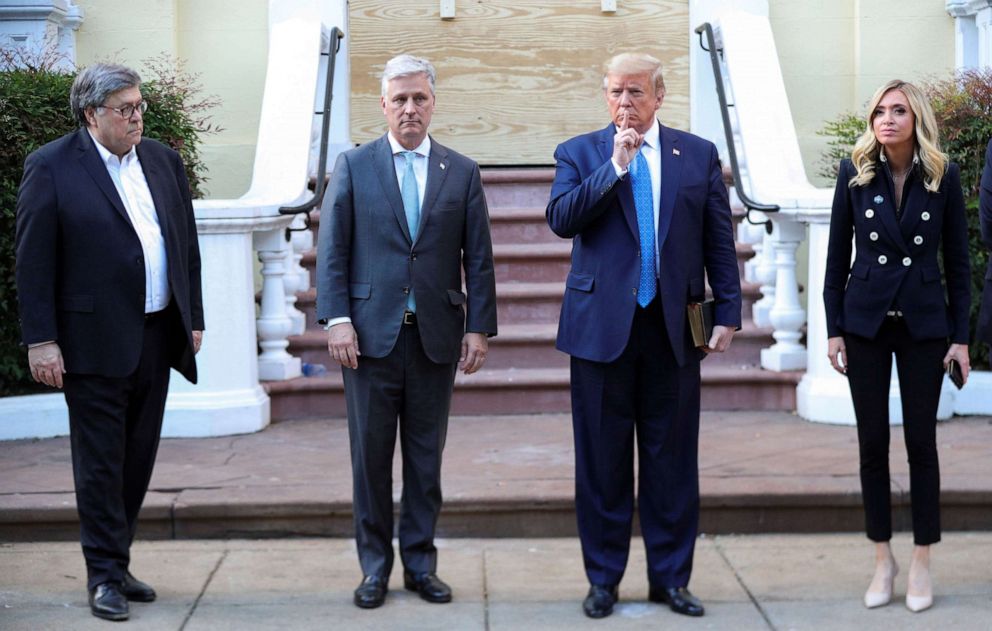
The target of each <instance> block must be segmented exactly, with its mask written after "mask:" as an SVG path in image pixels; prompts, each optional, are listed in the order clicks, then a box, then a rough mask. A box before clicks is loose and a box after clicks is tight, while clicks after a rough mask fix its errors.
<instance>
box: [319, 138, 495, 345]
mask: <svg viewBox="0 0 992 631" xmlns="http://www.w3.org/2000/svg"><path fill="white" fill-rule="evenodd" d="M320 215H321V216H320V235H319V239H318V245H317V318H318V319H320V320H330V319H332V318H338V317H343V316H348V317H350V318H351V321H352V324H353V325H354V327H355V330H356V331H357V333H358V346H359V348H360V349H361V352H362V355H365V356H368V357H385V356H386V355H388V354H389V352H390V351H391V350H392V349H393V346H395V344H396V339H397V338H398V336H399V332H400V327H401V325H402V320H403V317H402V316H403V310H404V309H405V306H406V301H407V295H408V293H409V290H410V288H411V287H412V288H413V290H414V295H415V297H416V300H417V327H418V329H419V331H420V338H421V342H422V343H423V345H424V352H425V353H426V354H427V357H429V358H430V359H431V360H432V361H434V362H436V363H453V362H457V361H458V358H459V355H460V354H461V341H462V337H463V335H464V333H465V332H466V331H468V332H472V333H484V334H486V335H490V336H491V335H496V281H495V275H494V272H493V248H492V240H491V238H490V234H489V211H488V209H487V207H486V199H485V196H484V195H483V191H482V177H481V175H480V173H479V167H478V165H476V163H475V162H473V161H472V160H470V159H468V158H466V157H465V156H463V155H461V154H459V153H456V152H455V151H452V150H451V149H448V148H447V147H444V146H442V145H441V144H440V143H438V142H437V141H435V140H434V139H433V138H431V154H430V158H429V161H428V166H427V185H426V189H425V191H424V202H423V206H422V208H421V213H420V227H419V230H418V232H417V239H416V241H414V240H412V239H411V238H410V229H409V226H408V225H407V220H406V213H405V212H404V210H403V198H402V196H401V194H400V187H399V183H398V182H397V180H396V169H395V167H394V166H393V155H392V149H391V147H390V145H389V140H388V138H387V137H386V136H385V135H384V136H381V137H380V138H378V139H376V140H374V141H372V142H370V143H368V144H366V145H362V146H361V147H358V148H356V149H351V150H350V151H346V152H344V153H342V154H341V155H340V156H338V160H337V163H336V164H335V166H334V173H333V175H332V177H331V184H330V187H329V188H328V191H327V195H326V196H325V197H324V202H323V205H322V207H321V211H320ZM463 270H464V274H465V288H466V290H467V295H466V292H463V291H462V271H463Z"/></svg>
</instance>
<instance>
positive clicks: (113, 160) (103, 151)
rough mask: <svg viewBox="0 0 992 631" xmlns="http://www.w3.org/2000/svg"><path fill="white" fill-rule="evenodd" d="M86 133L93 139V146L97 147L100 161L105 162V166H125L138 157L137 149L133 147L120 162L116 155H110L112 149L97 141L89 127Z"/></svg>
mask: <svg viewBox="0 0 992 631" xmlns="http://www.w3.org/2000/svg"><path fill="white" fill-rule="evenodd" d="M86 133H88V134H89V135H90V138H92V139H93V144H94V145H96V150H97V152H99V154H100V159H101V160H103V163H104V164H111V165H114V166H117V165H118V164H125V163H127V162H128V161H130V160H133V159H135V158H137V157H138V152H137V151H136V150H135V147H134V146H132V147H131V150H130V151H128V152H127V153H125V154H124V157H123V158H122V159H120V160H118V159H117V156H116V155H115V154H113V153H110V149H107V148H106V147H104V146H103V145H102V144H100V141H99V140H97V139H96V136H94V135H93V132H92V131H91V130H90V128H89V127H87V128H86Z"/></svg>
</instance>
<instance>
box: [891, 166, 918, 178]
mask: <svg viewBox="0 0 992 631" xmlns="http://www.w3.org/2000/svg"><path fill="white" fill-rule="evenodd" d="M912 170H913V165H910V166H908V167H906V170H905V171H903V172H902V173H898V174H896V173H893V174H892V179H894V180H901V179H903V178H904V177H906V176H907V175H909V172H910V171H912Z"/></svg>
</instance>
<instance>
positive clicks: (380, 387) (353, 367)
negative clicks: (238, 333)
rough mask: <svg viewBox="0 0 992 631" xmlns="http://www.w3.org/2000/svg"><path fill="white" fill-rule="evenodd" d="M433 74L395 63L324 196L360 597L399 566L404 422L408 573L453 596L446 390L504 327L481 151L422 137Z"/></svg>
mask: <svg viewBox="0 0 992 631" xmlns="http://www.w3.org/2000/svg"><path fill="white" fill-rule="evenodd" d="M434 78H435V72H434V67H433V66H432V65H431V64H430V62H428V61H426V60H424V59H418V58H416V57H411V56H409V55H400V56H398V57H395V58H393V59H391V60H390V61H389V62H388V63H387V64H386V67H385V70H384V71H383V77H382V97H381V100H380V104H381V105H382V112H383V114H384V115H385V117H386V121H387V123H388V126H389V131H388V133H387V134H385V135H384V136H382V137H380V138H379V139H377V140H374V141H373V142H370V143H368V144H366V145H363V146H361V147H359V148H357V149H352V150H351V151H347V152H345V153H343V154H341V156H340V157H339V158H338V160H337V164H336V165H335V167H334V174H333V176H332V180H331V185H330V188H329V190H328V195H327V196H326V197H325V199H324V204H323V207H322V208H321V222H320V237H319V241H318V246H317V317H318V318H319V319H320V320H321V322H325V323H326V328H327V329H328V331H329V333H328V341H327V347H328V351H329V352H330V354H331V357H332V358H333V359H334V360H335V361H337V362H339V363H340V364H341V365H342V367H343V368H342V371H343V373H344V387H345V396H346V399H347V405H348V434H349V437H350V440H351V460H352V474H353V481H354V510H355V530H356V540H357V546H358V557H359V562H360V563H361V566H362V574H363V575H364V578H363V580H362V583H361V584H360V585H359V586H358V589H356V590H355V604H356V605H358V606H359V607H362V608H373V607H378V606H380V605H381V604H382V603H383V601H384V600H385V597H386V591H387V586H388V582H389V574H390V571H391V570H392V563H393V548H392V537H393V501H392V492H393V488H392V487H393V484H392V466H393V464H392V463H393V450H394V447H395V444H396V433H397V421H398V426H399V433H400V446H401V449H402V452H403V497H402V500H401V508H400V523H399V544H400V546H399V547H400V557H401V559H402V561H403V567H404V574H403V576H404V585H405V587H406V588H407V589H409V590H412V591H416V592H418V593H419V594H420V596H421V598H423V599H424V600H427V601H429V602H435V603H443V602H448V601H450V600H451V589H450V588H449V587H448V586H447V585H446V584H445V583H444V582H443V581H441V579H439V578H438V577H437V574H436V569H437V549H436V548H435V547H434V531H435V525H436V524H437V518H438V514H439V512H440V510H441V451H442V449H443V447H444V440H445V435H446V433H447V428H448V410H449V408H450V404H451V390H452V386H453V384H454V378H455V370H456V368H457V367H458V366H459V362H460V366H461V368H462V370H463V371H464V372H465V374H471V373H474V372H475V371H476V370H478V369H479V368H480V367H481V366H482V364H483V362H484V361H485V358H486V350H487V345H488V342H487V337H489V336H492V335H495V334H496V286H495V280H494V275H493V257H492V241H491V239H490V235H489V213H488V210H487V208H486V201H485V197H484V196H483V193H482V179H481V177H480V174H479V167H478V166H477V165H476V164H475V162H473V161H471V160H469V159H468V158H466V157H465V156H462V155H460V154H458V153H455V152H454V151H452V150H451V149H448V148H446V147H443V146H441V144H440V143H438V142H436V141H434V140H433V139H432V138H430V137H429V136H428V135H427V128H428V126H429V125H430V121H431V114H432V113H433V111H434ZM463 271H464V276H465V289H466V291H465V292H463V291H462V272H463Z"/></svg>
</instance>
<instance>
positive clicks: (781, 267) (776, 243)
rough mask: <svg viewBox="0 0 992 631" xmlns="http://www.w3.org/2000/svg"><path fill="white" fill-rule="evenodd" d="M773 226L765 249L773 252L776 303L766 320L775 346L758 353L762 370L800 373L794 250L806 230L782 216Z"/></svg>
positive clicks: (800, 313) (802, 352)
mask: <svg viewBox="0 0 992 631" xmlns="http://www.w3.org/2000/svg"><path fill="white" fill-rule="evenodd" d="M772 224H773V226H774V227H773V229H772V233H771V234H770V235H767V237H766V238H765V247H766V248H767V247H768V246H769V245H770V246H771V250H772V252H773V253H774V269H775V294H774V298H775V300H774V303H773V304H772V308H771V310H770V311H769V312H768V320H769V322H770V323H771V325H772V327H773V328H774V332H773V333H772V337H773V338H775V344H773V345H772V346H771V347H770V348H764V349H762V350H761V367H762V368H765V369H767V370H774V371H778V372H780V371H783V370H801V369H804V368H806V347H805V346H803V345H802V344H800V343H799V340H800V339H801V338H802V328H803V324H805V322H806V311H805V310H804V309H803V307H802V304H801V303H800V302H799V281H798V279H797V277H796V249H797V248H798V247H799V244H800V242H802V240H803V238H804V237H805V236H806V234H805V233H806V227H805V226H804V225H803V224H801V223H798V222H796V221H794V220H793V219H792V217H790V216H788V215H785V214H784V215H781V216H776V217H774V218H773V219H772Z"/></svg>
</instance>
